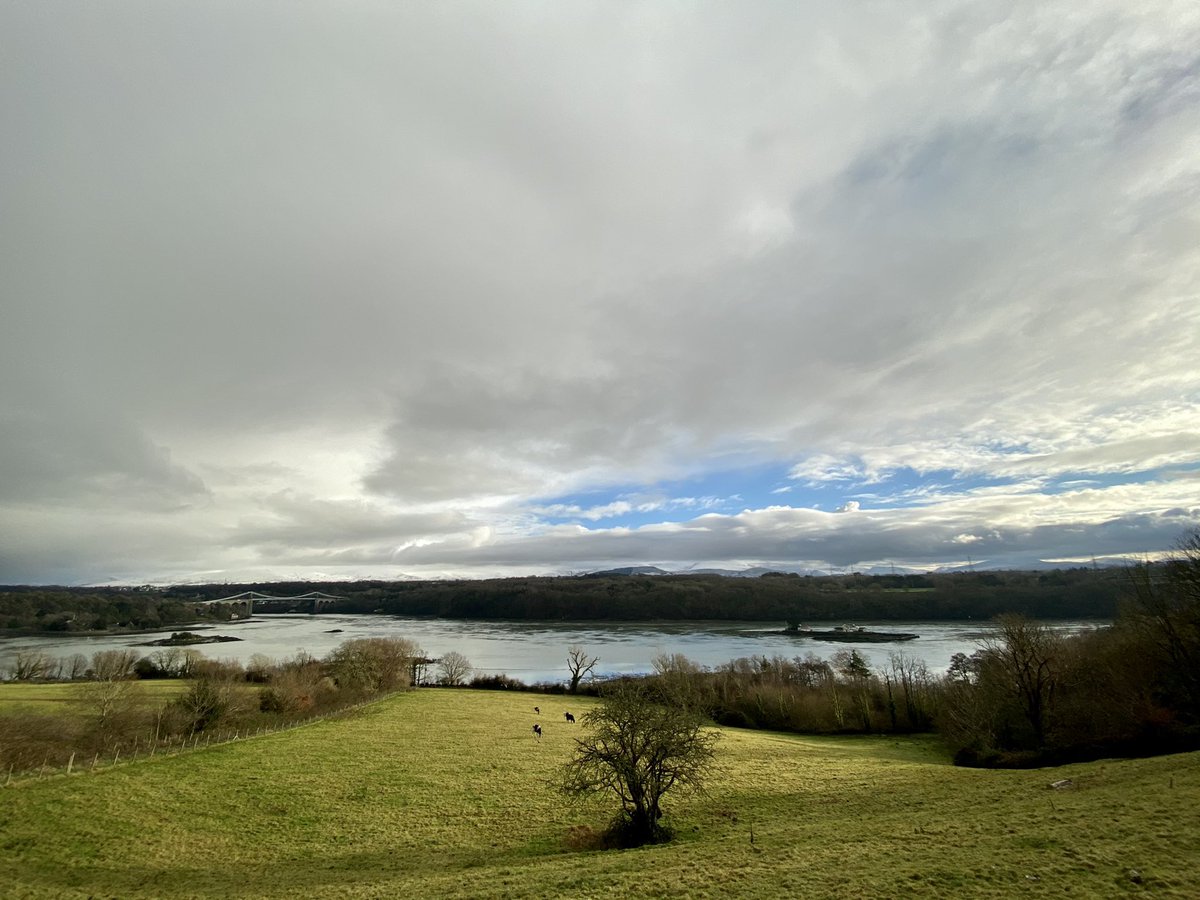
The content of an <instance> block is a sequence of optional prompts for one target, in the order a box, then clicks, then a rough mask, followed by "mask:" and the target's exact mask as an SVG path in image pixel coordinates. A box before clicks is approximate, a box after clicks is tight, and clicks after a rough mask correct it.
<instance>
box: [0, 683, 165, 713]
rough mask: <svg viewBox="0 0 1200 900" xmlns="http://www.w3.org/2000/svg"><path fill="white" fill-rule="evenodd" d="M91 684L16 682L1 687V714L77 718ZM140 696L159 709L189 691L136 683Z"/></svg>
mask: <svg viewBox="0 0 1200 900" xmlns="http://www.w3.org/2000/svg"><path fill="white" fill-rule="evenodd" d="M89 684H92V682H87V681H77V682H73V683H71V682H68V683H62V682H45V683H38V682H32V683H25V682H14V683H10V684H3V685H0V714H3V713H38V714H46V713H57V714H60V715H78V714H79V713H80V710H81V707H80V706H79V703H78V701H79V699H80V698H81V697H83V696H84V690H85V688H86V687H87V685H89ZM133 684H134V685H135V687H136V689H137V692H138V696H139V697H140V699H141V701H142V702H144V703H145V704H146V705H147V706H160V705H162V704H163V703H165V702H167V701H168V700H173V699H175V698H176V697H178V696H179V695H180V694H182V693H183V692H184V691H185V690H186V689H187V682H185V681H177V680H166V679H164V680H162V681H136V682H133Z"/></svg>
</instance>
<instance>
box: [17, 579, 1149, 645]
mask: <svg viewBox="0 0 1200 900" xmlns="http://www.w3.org/2000/svg"><path fill="white" fill-rule="evenodd" d="M1129 588H1130V570H1125V569H1116V568H1076V569H1054V570H1048V571H1037V572H1026V571H996V572H958V573H947V574H941V573H938V574H929V575H871V576H868V575H835V576H799V575H784V574H769V575H764V576H761V577H758V578H738V577H728V576H721V575H654V576H650V575H600V576H579V577H558V578H553V577H545V578H504V579H491V580H482V581H394V582H384V581H356V582H342V583H335V584H330V583H328V582H319V583H318V582H292V583H286V584H208V585H180V586H174V587H167V588H57V587H56V588H47V587H20V586H17V587H6V588H0V633H2V630H4V629H8V630H10V631H12V630H17V631H70V632H80V631H104V630H143V629H154V628H168V627H172V626H174V625H181V624H186V623H189V622H196V621H202V620H214V621H221V620H227V619H229V618H231V617H232V616H234V615H238V614H239V613H241V612H244V608H241V607H239V606H238V605H237V604H215V605H202V604H201V603H199V602H198V601H210V600H218V599H220V598H222V597H228V596H232V595H235V594H238V593H241V592H243V591H250V590H256V591H261V592H263V593H268V594H272V595H275V596H295V595H298V594H302V593H306V592H308V591H322V592H324V593H327V594H332V595H336V596H338V597H341V598H343V599H342V601H341V602H340V603H337V604H335V605H333V606H330V607H327V608H326V609H325V611H328V612H343V613H386V614H393V615H406V616H439V617H443V618H450V619H466V618H472V619H476V618H477V619H516V620H521V619H560V620H576V621H585V620H590V621H638V620H650V619H724V620H742V621H774V622H781V623H782V622H785V621H793V622H810V621H811V622H840V621H847V620H850V621H882V620H896V621H905V620H907V621H919V620H939V619H958V620H961V619H991V618H993V617H995V616H997V615H1001V614H1004V613H1018V614H1021V615H1025V616H1028V617H1030V618H1044V619H1048V618H1105V619H1107V618H1112V617H1113V616H1114V615H1115V614H1116V612H1117V608H1118V603H1119V600H1120V597H1121V596H1122V594H1123V593H1127V592H1128V591H1129Z"/></svg>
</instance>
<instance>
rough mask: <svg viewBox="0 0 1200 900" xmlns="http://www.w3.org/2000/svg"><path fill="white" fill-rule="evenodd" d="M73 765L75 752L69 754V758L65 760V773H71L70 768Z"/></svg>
mask: <svg viewBox="0 0 1200 900" xmlns="http://www.w3.org/2000/svg"><path fill="white" fill-rule="evenodd" d="M74 766H75V754H74V753H72V754H71V758H70V759H68V760H67V774H68V775H70V774H71V769H72V768H74Z"/></svg>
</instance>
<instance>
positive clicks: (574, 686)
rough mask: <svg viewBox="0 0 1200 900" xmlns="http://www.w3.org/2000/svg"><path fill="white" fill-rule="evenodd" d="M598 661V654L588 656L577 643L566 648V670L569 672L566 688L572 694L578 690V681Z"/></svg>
mask: <svg viewBox="0 0 1200 900" xmlns="http://www.w3.org/2000/svg"><path fill="white" fill-rule="evenodd" d="M598 662H600V657H598V656H588V655H587V651H585V650H584V649H583V648H582V647H580V646H579V645H578V644H574V645H572V646H570V647H568V648H567V671H569V672H570V673H571V680H570V682H569V683H568V685H567V690H568V691H570V692H571V693H572V694H574V693H575V692H576V691H578V690H579V682H581V681H582V680H583V679H584V677H586V676H587V675H589V674H591V671H592V669H593V668H595V666H596V663H598Z"/></svg>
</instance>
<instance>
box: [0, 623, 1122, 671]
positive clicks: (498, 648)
mask: <svg viewBox="0 0 1200 900" xmlns="http://www.w3.org/2000/svg"><path fill="white" fill-rule="evenodd" d="M858 624H861V625H866V626H868V627H872V628H874V629H875V630H878V631H907V632H913V633H916V634H919V635H920V636H921V637H920V638H919V639H918V640H915V641H906V642H903V643H895V644H874V643H872V644H855V643H840V642H839V643H836V644H835V643H828V642H824V641H816V640H812V639H811V638H803V637H796V636H792V635H787V634H782V633H780V631H781V629H782V628H783V624H782V623H779V624H778V625H771V624H769V623H765V622H712V621H703V622H654V623H644V622H636V623H614V622H491V621H483V620H467V621H457V620H450V619H417V618H405V617H400V616H352V615H320V616H310V615H259V616H255V617H254V618H252V619H249V620H246V621H240V622H229V623H225V624H222V625H216V626H203V627H201V626H197V627H193V628H191V629H189V630H192V631H208V632H212V633H215V634H227V635H231V636H233V637H238V638H241V641H239V642H237V643H226V644H201V645H198V646H197V647H195V649H196V650H198V651H200V652H201V653H203V654H204V655H205V656H210V657H213V658H216V659H237V660H240V661H242V662H248V661H249V660H250V657H251V656H253V655H254V654H256V653H261V654H265V655H266V656H269V657H274V658H277V659H278V658H283V657H288V656H294V655H296V654H297V653H300V652H304V653H308V654H310V655H312V656H317V657H321V656H325V655H326V654H328V653H329V652H330V651H331V650H333V649H334V648H335V647H336V646H337V645H338V644H340V643H341V642H342V641H346V640H350V639H352V638H359V637H407V638H412V639H414V640H416V641H417V643H418V644H420V646H421V647H422V648H424V650H425V652H426V653H427V654H428V655H429V656H433V657H437V656H439V655H441V654H443V653H446V652H449V651H451V650H457V651H458V652H459V653H462V654H463V655H464V656H466V657H467V659H469V660H470V661H471V664H472V665H473V666H474V667H475V668H476V670H477V671H478V672H480V673H482V674H489V675H490V674H496V673H501V672H503V673H505V674H507V675H510V676H512V677H513V678H519V679H520V680H522V681H525V682H530V683H532V682H539V681H549V682H555V681H562V680H564V679H565V678H566V657H567V648H568V647H569V646H570V645H572V644H580V645H582V646H583V647H585V648H586V649H587V651H588V653H589V654H590V655H592V656H598V657H600V662H599V664H598V665H597V666H596V674H597V675H613V674H623V673H635V672H648V671H650V670H651V669H652V667H653V661H654V658H655V657H656V656H659V655H661V654H664V653H682V654H684V655H685V656H687V657H688V658H689V659H691V660H693V661H695V662H697V663H700V664H701V665H705V666H718V665H720V664H721V663H725V662H729V661H730V660H731V659H737V658H738V657H743V656H764V655H765V656H774V655H776V654H778V655H780V656H784V657H792V656H804V655H806V654H808V653H813V654H815V655H816V656H818V657H820V658H822V659H828V658H830V657H831V656H833V654H834V653H836V652H837V651H838V650H840V649H843V648H853V649H856V650H858V651H859V652H860V653H861V654H862V655H863V656H864V657H866V658H867V659H868V660H869V661H870V663H871V664H872V665H873V666H875V667H876V668H878V667H881V666H884V665H886V664H887V662H888V657H889V655H890V654H892V653H898V652H903V653H904V654H906V655H907V656H911V657H916V658H918V659H923V660H924V661H925V662H926V664H927V665H928V666H929V668H930V670H932V671H933V672H935V673H941V672H943V671H944V670H945V669H946V667H947V666H948V665H949V664H950V657H951V656H953V655H954V654H955V653H959V652H962V653H972V652H974V651H975V650H976V649H978V641H979V640H980V639H982V638H983V637H985V636H987V634H989V632H990V631H991V629H992V628H993V627H994V626H992V624H991V623H988V622H880V623H874V624H873V623H870V622H860V623H858ZM1046 624H1048V625H1050V626H1051V627H1053V628H1055V629H1061V630H1064V631H1080V630H1085V629H1089V628H1096V627H1100V626H1102V625H1104V624H1107V623H1103V622H1078V621H1074V622H1050V623H1046ZM168 633H169V631H168V632H163V634H168ZM160 636H161V635H160V634H139V635H121V636H111V635H105V636H101V637H71V636H53V637H49V636H47V637H41V636H39V637H23V638H3V637H0V671H3V670H5V669H6V668H7V663H8V662H9V661H10V660H11V659H12V657H14V656H15V655H16V653H17V652H18V651H20V650H24V649H40V650H44V651H45V652H47V653H50V654H51V655H54V656H60V657H62V656H70V655H72V654H74V653H83V654H85V655H87V656H90V655H91V654H92V653H95V652H96V651H98V650H110V649H124V648H131V649H134V650H136V651H137V652H139V653H142V654H147V653H152V652H153V651H154V649H155V648H153V647H146V646H141V645H144V644H146V643H147V642H149V641H152V640H155V639H156V638H158V637H160Z"/></svg>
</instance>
